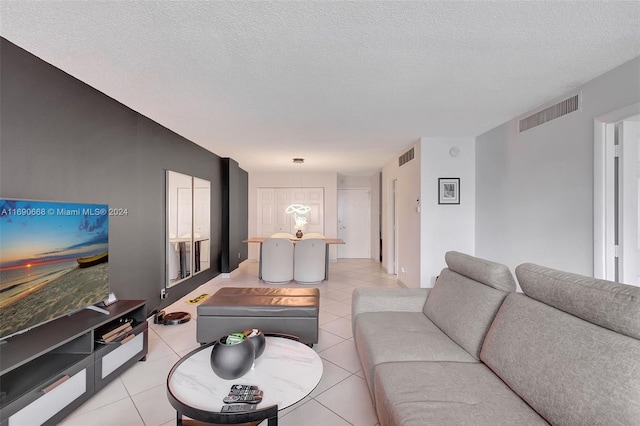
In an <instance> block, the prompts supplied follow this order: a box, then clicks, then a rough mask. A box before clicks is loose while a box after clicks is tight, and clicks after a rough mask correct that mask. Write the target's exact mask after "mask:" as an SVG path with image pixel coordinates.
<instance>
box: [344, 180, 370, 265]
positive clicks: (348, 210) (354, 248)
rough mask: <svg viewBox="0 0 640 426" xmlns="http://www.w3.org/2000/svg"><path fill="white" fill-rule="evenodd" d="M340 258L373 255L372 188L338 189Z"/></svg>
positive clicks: (365, 257)
mask: <svg viewBox="0 0 640 426" xmlns="http://www.w3.org/2000/svg"><path fill="white" fill-rule="evenodd" d="M338 238H340V239H342V240H344V241H345V243H346V244H340V245H338V258H343V259H346V258H361V259H368V258H370V257H371V190H369V189H339V190H338Z"/></svg>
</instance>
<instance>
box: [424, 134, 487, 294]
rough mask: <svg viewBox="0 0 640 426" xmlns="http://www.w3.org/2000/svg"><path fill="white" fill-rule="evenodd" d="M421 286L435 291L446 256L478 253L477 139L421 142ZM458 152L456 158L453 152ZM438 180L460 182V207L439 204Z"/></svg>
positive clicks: (436, 139)
mask: <svg viewBox="0 0 640 426" xmlns="http://www.w3.org/2000/svg"><path fill="white" fill-rule="evenodd" d="M420 144H421V157H422V173H421V181H422V188H421V191H420V192H421V194H422V196H421V204H422V208H421V211H422V213H421V221H420V224H421V225H420V240H421V242H420V247H421V258H422V261H421V265H420V283H421V286H422V287H433V284H435V281H436V277H437V276H438V275H439V274H440V271H441V270H442V268H444V267H445V266H446V264H445V261H444V254H445V253H446V252H447V251H450V250H455V251H459V252H463V253H466V254H470V255H473V254H474V253H475V205H476V195H475V172H476V170H475V139H474V138H422V140H421V143H420ZM454 147H455V148H457V150H458V154H457V155H456V156H452V155H451V153H450V150H451V149H452V148H454ZM438 178H460V204H459V205H458V204H454V205H446V204H444V205H440V204H438Z"/></svg>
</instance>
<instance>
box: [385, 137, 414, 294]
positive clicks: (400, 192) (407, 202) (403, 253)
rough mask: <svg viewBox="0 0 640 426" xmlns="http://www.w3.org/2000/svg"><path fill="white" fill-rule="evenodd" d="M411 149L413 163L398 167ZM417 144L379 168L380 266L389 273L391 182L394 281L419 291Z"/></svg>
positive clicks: (390, 251)
mask: <svg viewBox="0 0 640 426" xmlns="http://www.w3.org/2000/svg"><path fill="white" fill-rule="evenodd" d="M412 147H413V148H414V150H415V151H414V155H415V156H414V158H413V160H411V161H409V162H407V163H405V164H403V165H402V166H398V157H399V156H400V155H402V154H403V153H405V152H406V151H408V150H409V149H411V148H412ZM420 161H421V160H420V143H419V142H418V143H415V144H414V145H411V146H408V147H407V148H406V149H404V150H402V151H401V152H399V153H398V155H397V156H396V157H395V158H393V159H392V160H390V161H389V162H388V163H387V164H385V165H384V167H383V168H382V218H383V224H382V253H383V255H382V262H383V266H384V268H385V270H386V271H387V272H391V271H393V244H394V242H393V196H392V195H393V194H391V188H392V184H393V180H396V181H397V184H396V205H397V215H398V217H397V223H398V226H397V229H396V233H397V239H398V253H397V255H396V256H397V259H398V265H397V267H398V271H397V275H398V280H400V282H401V283H402V284H404V285H405V286H407V287H420V214H419V213H417V212H416V206H417V200H418V199H419V198H420Z"/></svg>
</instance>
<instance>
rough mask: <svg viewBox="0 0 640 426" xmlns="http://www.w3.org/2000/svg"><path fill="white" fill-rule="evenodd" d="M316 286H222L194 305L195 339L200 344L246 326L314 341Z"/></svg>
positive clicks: (316, 308) (311, 343)
mask: <svg viewBox="0 0 640 426" xmlns="http://www.w3.org/2000/svg"><path fill="white" fill-rule="evenodd" d="M319 305H320V291H319V290H318V289H317V288H267V287H259V288H244V287H224V288H221V289H220V290H218V291H217V292H216V293H215V294H214V295H212V296H211V297H209V298H208V299H207V300H205V301H204V302H203V303H202V304H200V305H198V317H197V325H196V339H197V341H198V342H199V343H201V344H206V343H209V342H213V341H214V340H218V339H219V338H221V337H222V336H226V335H227V334H230V333H236V332H239V331H242V330H246V329H248V328H257V329H260V330H262V331H264V332H266V333H269V332H272V333H283V334H290V335H293V336H297V337H298V338H299V339H300V342H302V343H305V344H307V345H313V344H314V343H318V309H319Z"/></svg>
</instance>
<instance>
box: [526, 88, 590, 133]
mask: <svg viewBox="0 0 640 426" xmlns="http://www.w3.org/2000/svg"><path fill="white" fill-rule="evenodd" d="M578 109H579V101H578V95H575V96H572V97H570V98H568V99H565V100H564V101H562V102H558V103H557V104H555V105H553V106H550V107H549V108H545V109H543V110H542V111H538V112H536V113H535V114H533V115H530V116H529V117H527V118H523V119H522V120H520V128H519V131H520V133H522V132H524V131H525V130H529V129H531V128H532V127H536V126H539V125H541V124H544V123H546V122H547V121H551V120H554V119H556V118H558V117H562V116H563V115H567V114H569V113H570V112H574V111H577V110H578Z"/></svg>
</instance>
